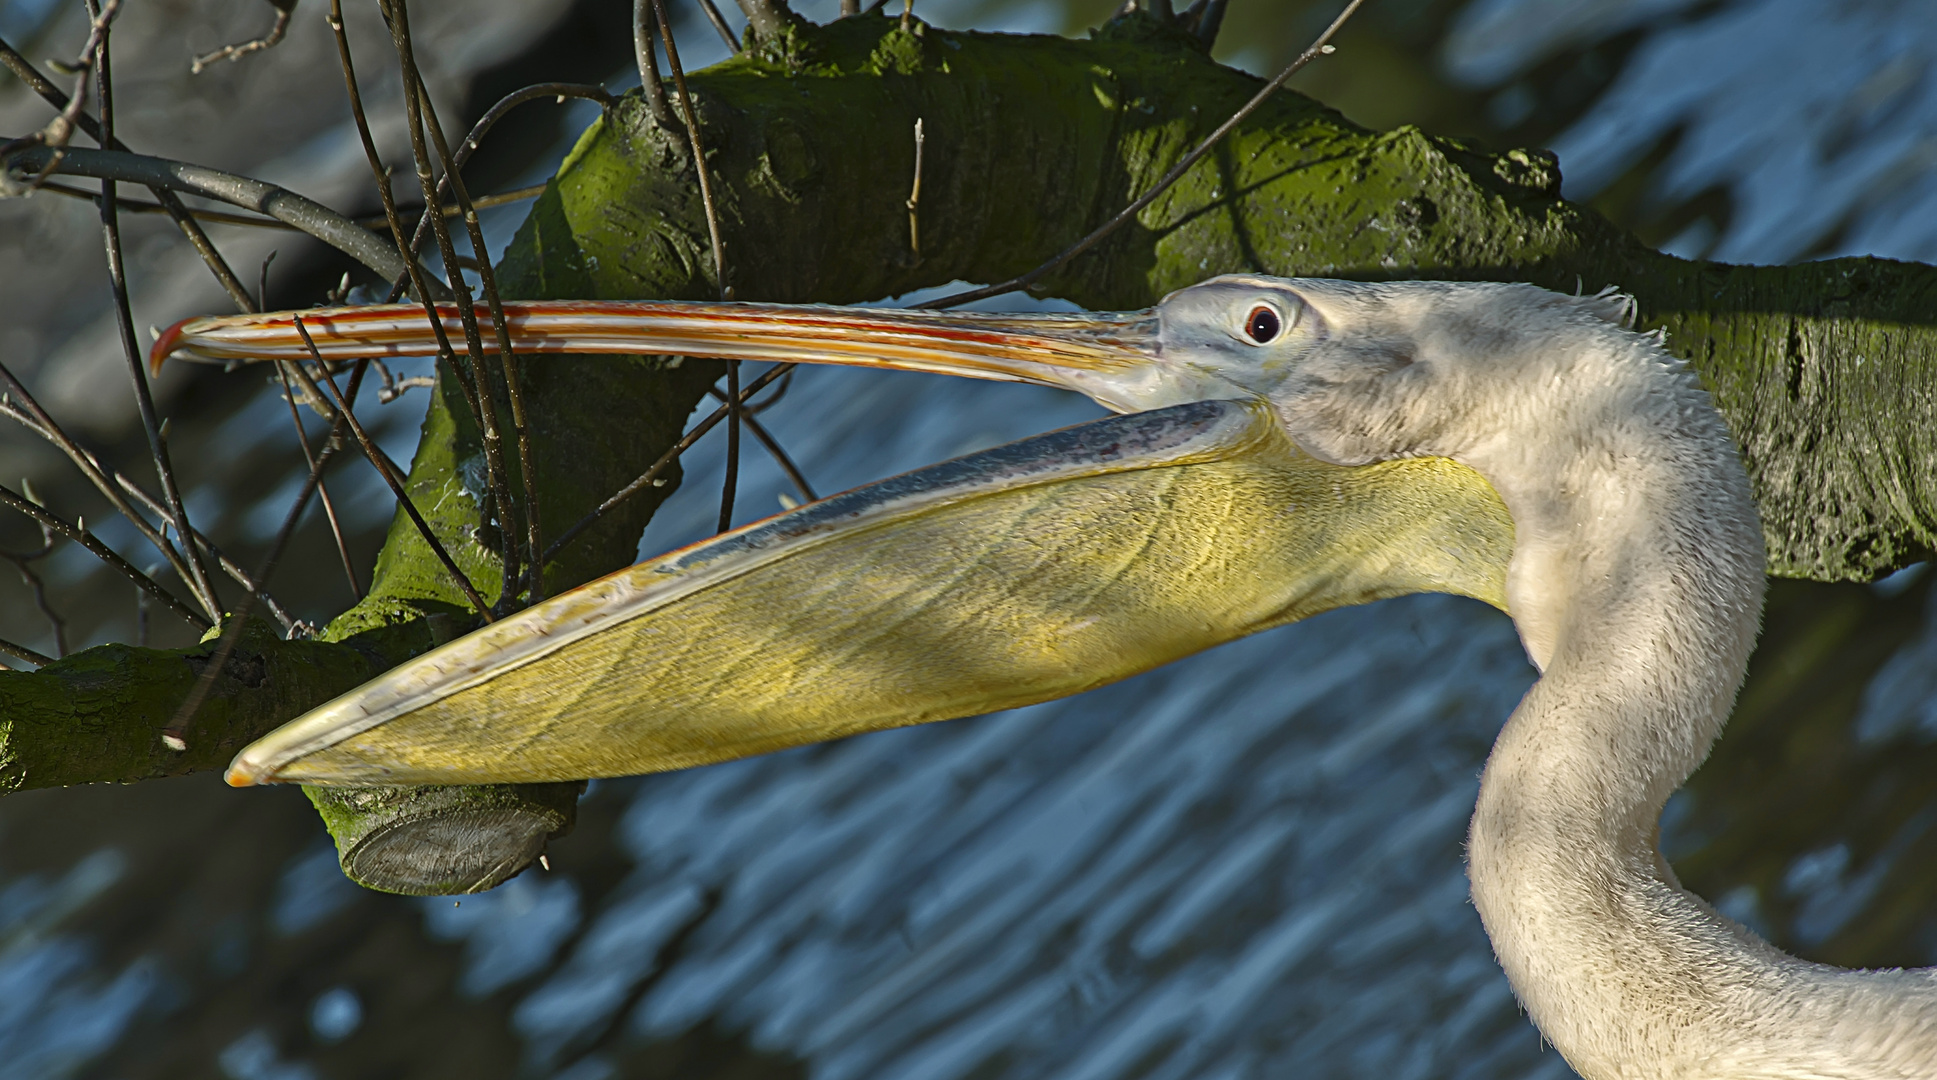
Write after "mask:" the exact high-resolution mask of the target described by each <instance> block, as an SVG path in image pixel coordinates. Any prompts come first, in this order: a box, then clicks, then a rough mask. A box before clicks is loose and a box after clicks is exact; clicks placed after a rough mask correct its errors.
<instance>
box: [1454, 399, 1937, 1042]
mask: <svg viewBox="0 0 1937 1080" xmlns="http://www.w3.org/2000/svg"><path fill="white" fill-rule="evenodd" d="M1649 394H1650V395H1651V396H1663V395H1662V393H1661V390H1660V387H1659V386H1658V385H1656V386H1652V387H1651V388H1650V390H1649ZM1689 395H1694V397H1695V398H1701V400H1699V401H1694V402H1693V403H1694V405H1695V406H1697V407H1698V408H1699V410H1700V411H1701V413H1702V414H1703V415H1705V416H1708V417H1712V416H1713V413H1712V410H1711V409H1710V408H1709V407H1708V405H1707V402H1706V399H1705V397H1704V396H1702V395H1701V393H1700V391H1699V390H1698V389H1696V388H1695V387H1694V386H1693V384H1692V382H1689V381H1687V380H1686V378H1685V377H1683V380H1682V385H1681V387H1679V388H1678V389H1673V388H1671V392H1668V393H1666V394H1665V398H1666V400H1665V401H1663V402H1657V407H1656V408H1655V409H1654V412H1655V413H1657V414H1658V415H1659V416H1660V421H1659V422H1658V423H1648V422H1644V423H1639V424H1630V425H1626V426H1623V427H1620V428H1617V429H1616V430H1613V431H1612V432H1601V431H1598V430H1597V431H1596V432H1595V433H1593V434H1577V435H1575V436H1574V437H1573V438H1572V439H1571V441H1569V440H1567V439H1560V440H1547V441H1545V442H1542V443H1540V444H1534V443H1531V442H1529V441H1526V440H1519V441H1514V440H1502V441H1501V442H1500V443H1499V444H1497V445H1494V446H1481V447H1478V448H1474V449H1472V450H1471V452H1469V453H1466V454H1463V455H1461V456H1463V457H1465V458H1466V459H1467V462H1468V464H1471V465H1473V466H1474V467H1475V468H1477V469H1478V470H1479V471H1480V472H1481V473H1482V474H1483V475H1486V476H1487V477H1488V479H1489V480H1491V481H1493V483H1494V486H1495V487H1496V488H1498V489H1499V490H1500V492H1501V495H1502V497H1503V498H1504V499H1505V500H1506V502H1507V506H1508V508H1509V510H1510V511H1512V513H1513V516H1514V521H1515V530H1516V546H1515V553H1514V560H1513V566H1512V569H1511V571H1510V574H1509V579H1508V600H1509V605H1510V608H1511V610H1512V612H1513V615H1514V619H1515V622H1516V625H1518V626H1519V628H1520V630H1521V634H1522V637H1523V639H1524V640H1525V641H1526V643H1527V646H1528V650H1529V652H1530V653H1531V654H1532V655H1533V657H1534V659H1535V662H1536V663H1537V664H1539V665H1540V666H1541V668H1542V669H1543V671H1544V675H1543V677H1542V678H1541V679H1540V681H1539V682H1538V683H1536V684H1535V685H1534V687H1533V688H1532V689H1531V690H1530V691H1529V692H1528V694H1527V696H1526V698H1525V700H1523V701H1522V702H1521V704H1520V707H1519V708H1518V709H1517V710H1515V712H1514V714H1513V716H1512V718H1511V719H1509V720H1508V721H1507V724H1506V727H1505V728H1504V729H1503V730H1502V731H1501V733H1500V737H1499V741H1498V742H1497V743H1496V744H1495V745H1494V748H1493V753H1492V756H1491V757H1490V759H1489V760H1488V763H1487V767H1486V773H1485V776H1484V778H1483V780H1482V782H1481V787H1480V797H1479V805H1478V808H1477V810H1476V812H1475V814H1474V817H1473V826H1472V833H1471V837H1470V846H1469V859H1470V872H1471V876H1472V886H1473V901H1474V904H1475V906H1476V907H1477V908H1478V909H1479V913H1480V917H1481V919H1482V920H1483V921H1484V922H1485V924H1486V929H1487V933H1488V934H1489V936H1490V937H1491V938H1492V940H1493V944H1494V950H1495V952H1496V953H1497V954H1498V956H1499V959H1500V962H1501V964H1502V966H1504V967H1505V969H1506V971H1507V975H1508V977H1509V978H1510V979H1511V981H1512V983H1513V986H1514V989H1515V991H1516V992H1517V993H1518V994H1519V996H1520V1000H1521V1001H1522V1003H1523V1004H1524V1005H1525V1006H1526V1009H1527V1011H1528V1012H1529V1013H1530V1014H1532V1017H1533V1019H1534V1021H1535V1022H1536V1023H1537V1024H1538V1025H1539V1027H1540V1030H1541V1032H1542V1033H1543V1034H1544V1035H1545V1036H1546V1037H1547V1038H1548V1039H1549V1040H1550V1041H1551V1042H1552V1043H1553V1044H1554V1045H1555V1046H1556V1047H1557V1048H1558V1049H1559V1050H1560V1051H1561V1052H1562V1053H1563V1054H1564V1055H1565V1056H1566V1057H1567V1060H1568V1062H1569V1063H1570V1064H1572V1065H1573V1066H1574V1068H1575V1069H1577V1070H1578V1071H1579V1072H1580V1073H1581V1075H1583V1076H1584V1077H1587V1078H1589V1080H1602V1078H1613V1077H1711V1076H1712V1077H1756V1078H1774V1077H1798V1078H1800V1077H1812V1078H1821V1077H1838V1078H1851V1080H1854V1078H1883V1077H1890V1078H1903V1080H1908V1078H1911V1077H1925V1078H1928V1077H1931V1076H1934V1075H1937V969H1925V970H1920V971H1889V972H1853V971H1845V970H1842V969H1838V968H1830V967H1825V966H1821V965H1816V964H1809V963H1805V962H1803V961H1801V960H1797V959H1795V958H1793V957H1790V956H1788V955H1786V954H1784V953H1782V952H1781V951H1779V950H1777V949H1776V948H1775V947H1774V946H1771V945H1769V944H1768V943H1767V942H1764V941H1762V940H1760V939H1759V938H1757V937H1755V936H1754V935H1753V934H1751V933H1750V932H1749V931H1747V930H1746V929H1744V928H1743V927H1741V926H1739V925H1737V924H1735V923H1733V922H1731V921H1729V920H1728V919H1726V918H1723V917H1722V916H1721V915H1719V914H1717V913H1716V912H1715V911H1714V910H1713V909H1712V908H1710V907H1709V906H1708V905H1707V904H1705V903H1703V902H1702V901H1701V900H1700V899H1699V898H1698V897H1696V896H1694V895H1693V894H1691V893H1689V892H1687V891H1685V890H1684V889H1682V888H1681V886H1680V884H1679V883H1678V882H1677V881H1676V880H1675V877H1674V874H1673V872H1672V871H1671V870H1670V869H1669V867H1668V866H1667V864H1666V862H1665V861H1664V860H1663V859H1662V858H1661V856H1660V854H1659V852H1658V851H1657V849H1656V847H1655V842H1654V836H1655V832H1656V824H1657V821H1658V819H1659V816H1660V813H1661V808H1662V805H1663V803H1664V802H1665V801H1666V799H1667V797H1668V796H1669V795H1670V794H1671V793H1672V792H1673V791H1674V789H1675V788H1677V787H1679V786H1680V785H1681V783H1682V782H1683V781H1684V780H1685V779H1687V777H1688V774H1689V773H1690V772H1692V771H1693V770H1694V768H1695V767H1696V766H1697V765H1699V764H1700V763H1701V761H1702V759H1703V758H1704V757H1705V756H1706V755H1707V753H1708V750H1709V747H1710V745H1711V744H1712V743H1713V741H1714V739H1715V737H1716V736H1717V735H1718V734H1719V733H1720V731H1721V727H1722V724H1723V722H1724V721H1725V720H1726V718H1727V716H1728V712H1729V710H1730V708H1731V707H1732V705H1733V701H1734V697H1735V692H1736V690H1737V688H1738V687H1739V686H1740V684H1741V680H1742V676H1743V673H1744V670H1745V668H1746V665H1747V661H1748V655H1749V652H1750V650H1751V648H1752V647H1753V643H1754V638H1755V633H1756V629H1757V624H1758V622H1759V619H1760V612H1761V602H1762V588H1763V580H1762V547H1761V544H1762V540H1761V535H1760V530H1759V526H1758V525H1757V524H1756V519H1755V511H1754V504H1753V502H1752V501H1751V500H1750V496H1749V492H1748V486H1747V480H1746V477H1744V476H1743V474H1742V469H1741V466H1740V464H1739V463H1738V462H1737V461H1736V459H1735V455H1734V449H1733V446H1732V445H1731V444H1730V443H1729V442H1728V435H1727V433H1726V431H1724V430H1723V429H1722V427H1721V424H1720V422H1719V420H1715V421H1713V422H1707V421H1704V422H1702V423H1697V424H1695V425H1694V426H1695V427H1696V428H1697V429H1700V430H1696V431H1693V432H1690V431H1689V430H1688V428H1689V424H1688V421H1687V416H1688V414H1687V413H1686V412H1684V411H1682V410H1683V409H1684V408H1686V407H1687V406H1689V404H1690V402H1691V401H1692V400H1693V399H1692V398H1689ZM1676 414H1679V415H1676ZM1587 419H1591V418H1584V422H1583V424H1581V425H1580V426H1578V427H1576V431H1577V432H1587V431H1588V430H1589V427H1590V426H1591V425H1589V424H1587V423H1586V422H1585V420H1587ZM1555 422H1556V423H1557V424H1560V425H1561V426H1563V427H1565V426H1568V425H1567V424H1566V423H1565V418H1564V417H1563V418H1557V419H1555Z"/></svg>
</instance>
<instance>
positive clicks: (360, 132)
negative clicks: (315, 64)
mask: <svg viewBox="0 0 1937 1080" xmlns="http://www.w3.org/2000/svg"><path fill="white" fill-rule="evenodd" d="M329 24H330V31H331V32H332V33H333V34H335V36H336V59H337V64H338V66H340V67H341V68H342V69H343V86H344V89H345V90H347V91H348V92H349V95H350V116H351V118H352V119H354V120H355V121H356V133H357V137H358V138H359V139H361V140H362V142H363V156H364V159H365V160H367V161H368V162H369V163H370V174H371V176H373V177H375V178H376V182H377V197H378V198H379V199H381V200H382V202H383V216H384V219H385V220H387V221H388V222H390V242H391V243H392V244H394V245H396V251H397V262H396V267H395V269H392V270H389V271H385V272H383V277H384V280H386V281H392V282H396V284H395V285H393V286H391V290H390V300H391V302H393V303H394V302H395V301H396V299H397V297H399V296H400V295H402V291H403V282H405V281H409V282H410V287H411V288H412V289H414V290H416V293H417V298H418V299H420V300H422V301H424V303H426V304H429V303H431V302H432V299H433V296H434V295H435V296H436V297H437V298H442V296H443V295H445V294H447V293H448V292H449V290H446V289H443V288H442V287H441V285H440V286H437V289H438V292H437V293H436V294H433V293H432V292H431V291H430V290H431V289H432V288H433V283H432V281H431V279H430V274H429V273H428V272H427V271H426V270H425V269H424V268H423V266H422V265H420V264H419V263H418V262H417V256H416V253H415V251H414V250H413V249H412V248H411V247H410V245H409V244H407V243H405V242H404V227H403V221H402V219H400V218H399V217H398V216H397V199H396V196H395V195H394V194H393V193H392V192H391V190H390V170H389V169H386V168H384V166H383V157H382V155H380V154H378V153H377V142H376V140H375V139H374V138H372V137H371V135H370V121H369V118H368V117H366V116H365V115H364V112H363V91H362V89H360V88H359V87H358V86H357V81H356V63H355V61H353V60H352V59H351V58H350V36H349V34H347V33H345V32H344V29H343V0H330V14H329ZM424 205H425V208H426V210H427V211H428V209H429V208H430V207H432V206H439V205H441V204H440V203H439V202H437V201H436V200H432V201H430V202H427V203H425V204H424ZM424 216H425V217H427V218H428V217H430V216H432V215H430V214H429V213H426V214H425V215H424ZM366 265H367V264H366ZM431 323H432V324H433V325H434V326H436V327H437V341H438V344H439V346H440V348H441V350H442V351H443V352H444V353H449V352H450V342H448V341H445V340H444V324H443V323H442V322H441V321H439V320H438V319H437V317H436V315H435V314H434V313H433V314H432V316H431Z"/></svg>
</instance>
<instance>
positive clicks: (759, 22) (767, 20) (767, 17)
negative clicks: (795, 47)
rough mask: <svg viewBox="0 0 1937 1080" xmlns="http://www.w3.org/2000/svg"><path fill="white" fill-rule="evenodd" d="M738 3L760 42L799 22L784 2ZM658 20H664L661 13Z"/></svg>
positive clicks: (743, 0)
mask: <svg viewBox="0 0 1937 1080" xmlns="http://www.w3.org/2000/svg"><path fill="white" fill-rule="evenodd" d="M739 2H740V11H741V12H742V13H743V14H745V15H746V17H747V27H748V28H749V29H751V30H752V31H753V36H754V37H755V38H757V39H759V40H762V41H765V40H766V39H768V38H771V37H774V36H776V35H778V34H780V33H782V32H783V31H785V30H786V29H787V28H788V27H789V26H793V25H795V24H796V23H798V22H799V21H800V16H799V15H796V14H794V12H793V10H792V9H791V8H789V7H788V6H787V3H786V0H739ZM660 18H661V19H664V18H665V15H664V13H663V12H662V13H661V15H660Z"/></svg>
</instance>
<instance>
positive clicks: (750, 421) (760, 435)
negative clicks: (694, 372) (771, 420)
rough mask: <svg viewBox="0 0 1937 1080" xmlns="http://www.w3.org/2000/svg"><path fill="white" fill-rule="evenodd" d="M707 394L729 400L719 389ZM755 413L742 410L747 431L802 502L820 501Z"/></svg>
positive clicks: (709, 391) (804, 475)
mask: <svg viewBox="0 0 1937 1080" xmlns="http://www.w3.org/2000/svg"><path fill="white" fill-rule="evenodd" d="M706 392H707V393H709V394H711V395H713V400H715V401H725V400H727V396H726V395H725V394H724V393H721V392H720V390H719V388H718V387H708V388H707V391H706ZM753 412H754V411H753V410H752V409H741V410H740V417H741V419H742V420H744V421H746V425H747V429H748V430H750V431H752V432H753V437H754V438H756V439H758V440H760V445H761V446H764V447H766V448H767V455H768V456H769V457H771V458H773V460H774V464H776V465H778V466H780V471H781V472H784V473H786V474H787V479H788V480H789V481H791V482H792V483H793V485H794V490H796V491H798V492H800V497H801V501H802V502H813V501H815V500H817V499H819V498H820V496H819V495H816V494H814V487H813V485H812V484H809V483H808V482H807V476H806V474H805V473H802V472H801V471H800V467H799V466H797V465H795V464H794V459H793V458H792V457H790V456H788V454H787V451H786V450H785V449H784V448H783V447H782V446H781V445H780V440H779V439H776V438H774V437H773V433H772V432H770V431H768V430H767V425H765V424H762V423H761V422H760V421H758V420H756V419H754V416H753Z"/></svg>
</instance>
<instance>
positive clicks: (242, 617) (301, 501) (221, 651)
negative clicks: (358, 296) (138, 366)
mask: <svg viewBox="0 0 1937 1080" xmlns="http://www.w3.org/2000/svg"><path fill="white" fill-rule="evenodd" d="M296 325H297V327H298V328H300V327H301V326H302V322H301V321H300V320H298V322H297V323H296ZM304 336H305V337H306V338H307V336H308V332H307V331H305V332H304ZM365 370H366V365H364V364H360V363H359V364H358V365H357V369H356V374H354V375H352V376H351V377H350V392H351V393H355V392H356V385H357V383H358V382H360V381H361V380H362V378H363V372H364V371H365ZM325 377H327V373H325ZM330 389H332V390H334V389H336V384H335V383H334V382H332V383H331V384H330ZM340 415H341V416H342V417H344V418H345V419H348V420H349V421H350V423H351V424H355V423H356V418H355V417H353V416H350V415H349V410H347V409H343V410H340ZM339 435H340V432H339V431H338V430H337V428H335V427H332V428H331V430H330V436H331V437H330V438H328V439H326V440H324V442H323V452H322V453H320V454H318V455H317V456H316V458H315V463H314V464H312V465H311V466H310V470H309V476H308V478H307V479H306V480H304V482H303V488H302V490H301V491H299V492H297V494H296V501H295V502H294V503H293V504H291V505H290V507H289V513H287V514H285V515H283V519H282V528H280V529H278V530H276V539H275V541H274V542H272V543H271V544H270V545H269V550H268V552H266V553H265V554H264V555H263V557H262V563H261V565H260V567H259V568H258V569H257V571H256V578H257V579H258V580H260V581H265V582H266V581H268V580H269V578H270V575H272V574H274V573H275V572H276V563H277V562H278V561H279V560H281V558H282V553H283V549H284V548H286V547H288V546H289V538H290V537H291V536H292V535H294V534H295V532H296V524H297V523H298V522H300V521H301V520H302V519H303V510H304V509H305V508H306V507H308V506H309V497H310V495H311V494H313V493H314V492H315V491H316V486H317V485H318V484H320V483H322V480H323V466H324V465H326V464H328V463H329V460H330V457H331V456H332V455H334V454H335V453H336V447H337V445H338V444H337V437H338V436H339ZM372 460H373V461H374V460H375V459H374V458H373V459H372ZM254 599H255V594H253V593H250V594H248V595H245V596H244V597H243V598H242V602H241V603H239V604H237V605H236V606H235V611H234V612H233V613H231V614H230V616H229V619H228V622H227V623H226V624H225V625H224V626H223V627H222V639H221V640H220V641H219V642H217V643H216V646H215V652H214V653H212V654H210V656H209V658H208V663H207V664H205V665H204V666H203V668H202V673H201V675H200V676H199V677H197V678H196V680H195V686H194V688H193V689H191V690H190V691H189V693H188V698H187V700H185V701H183V702H182V704H181V707H180V708H179V709H177V710H175V717H174V719H173V720H170V721H169V722H168V726H167V727H165V728H163V729H162V731H161V741H162V744H163V745H165V746H167V747H168V748H169V749H170V750H174V751H176V752H177V753H179V752H181V751H183V750H186V749H188V730H189V729H188V726H189V724H191V723H193V722H194V720H195V714H196V713H197V712H199V711H200V710H201V708H202V702H204V701H206V700H208V693H209V691H210V690H211V689H213V688H214V686H215V680H216V679H217V678H218V677H220V676H221V674H222V669H223V668H224V667H226V666H228V663H229V657H230V656H233V655H234V654H235V646H236V642H238V641H240V640H241V638H242V631H243V629H244V628H246V627H247V626H248V624H249V604H250V602H251V601H253V600H254Z"/></svg>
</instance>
